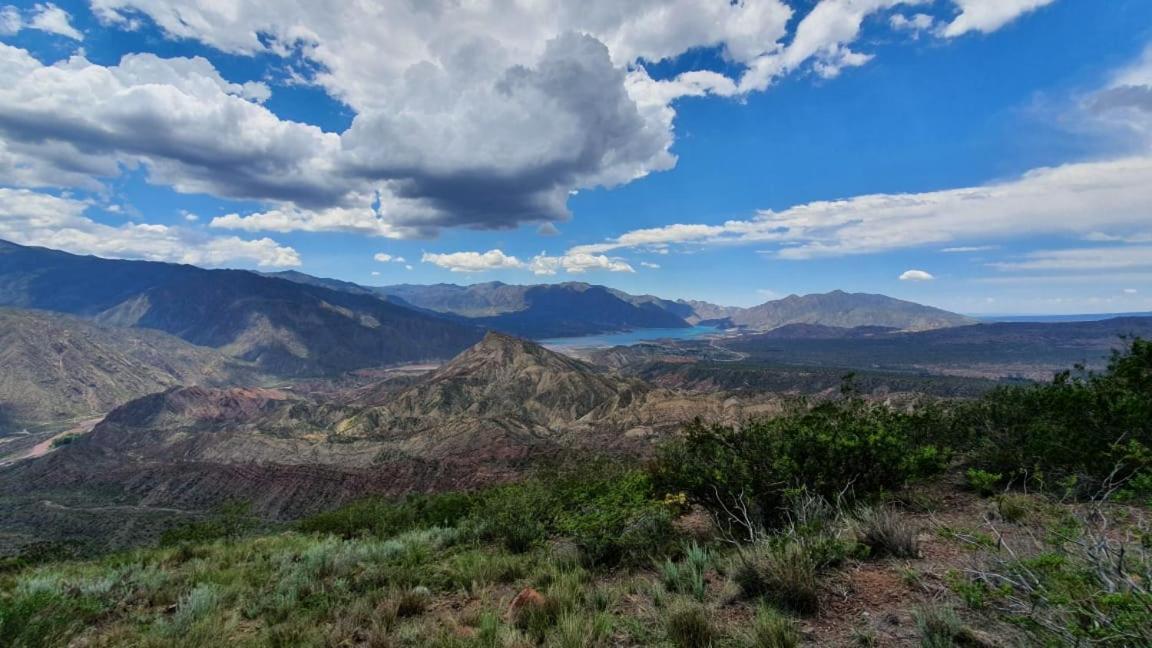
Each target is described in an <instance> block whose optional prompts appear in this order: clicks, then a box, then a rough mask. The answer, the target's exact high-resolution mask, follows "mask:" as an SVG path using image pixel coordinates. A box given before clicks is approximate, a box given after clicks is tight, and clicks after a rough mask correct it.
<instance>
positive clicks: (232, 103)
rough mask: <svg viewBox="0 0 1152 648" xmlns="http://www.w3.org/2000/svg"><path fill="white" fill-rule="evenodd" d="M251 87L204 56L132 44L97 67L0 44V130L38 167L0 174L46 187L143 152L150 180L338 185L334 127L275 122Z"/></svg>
mask: <svg viewBox="0 0 1152 648" xmlns="http://www.w3.org/2000/svg"><path fill="white" fill-rule="evenodd" d="M251 94H252V88H251V86H249V87H245V86H244V85H241V84H234V83H230V82H228V81H226V80H225V79H224V78H223V77H221V76H220V74H219V73H218V72H217V71H216V69H215V68H214V67H213V66H212V65H211V64H210V63H209V62H208V61H207V60H205V59H202V58H190V59H188V58H173V59H162V58H159V57H157V56H153V55H151V54H131V55H127V56H125V57H124V58H123V59H121V61H120V63H119V64H118V65H115V66H111V67H104V66H101V65H96V64H93V63H91V62H89V61H88V60H87V59H85V58H83V57H81V56H74V57H72V58H70V59H68V60H66V61H61V62H60V63H57V64H55V65H43V64H41V63H40V62H39V61H37V60H36V59H35V58H33V57H32V56H31V55H30V54H29V53H28V52H26V51H24V50H21V49H18V48H15V47H12V46H9V45H6V44H3V43H0V139H2V140H3V142H4V149H5V151H7V153H8V155H16V156H19V158H20V159H19V160H17V162H19V161H22V160H28V159H32V160H35V161H36V163H37V164H38V165H39V167H38V168H39V169H40V172H39V173H38V174H37V176H36V177H23V178H22V177H15V178H11V177H8V176H0V182H9V183H13V184H21V185H24V186H43V185H45V184H49V183H52V182H54V181H60V180H66V179H68V175H67V174H73V176H75V175H81V176H88V177H93V176H94V177H97V178H101V177H110V176H114V175H117V174H119V173H121V172H122V170H123V169H124V168H133V167H136V166H138V165H139V164H140V163H144V164H146V165H148V167H149V171H150V173H149V180H150V181H152V182H156V183H160V184H167V185H170V186H172V187H174V188H175V189H176V190H178V191H182V192H200V193H210V194H213V195H217V196H224V197H230V198H257V199H276V198H278V199H282V200H300V201H321V200H330V201H331V200H338V199H341V198H342V197H343V196H345V195H346V194H347V191H348V190H347V184H346V182H341V181H340V178H339V177H338V175H336V174H335V173H334V169H333V162H332V160H331V157H332V156H334V155H335V153H336V151H337V150H338V149H339V146H340V143H339V136H337V135H334V134H330V133H324V132H323V131H321V130H320V129H319V128H317V127H315V126H309V125H306V124H300V123H296V122H289V121H282V120H280V119H279V118H278V117H277V116H276V115H274V114H273V113H272V112H270V111H268V110H267V109H266V108H264V107H262V106H260V105H258V104H256V103H254V102H252V101H249V100H247V99H245V98H244V97H245V95H251ZM3 157H4V156H3V155H2V154H0V171H2V170H4V168H5V165H4V164H2V160H3ZM53 174H54V175H53ZM42 176H52V177H42Z"/></svg>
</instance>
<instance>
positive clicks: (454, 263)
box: [420, 250, 526, 272]
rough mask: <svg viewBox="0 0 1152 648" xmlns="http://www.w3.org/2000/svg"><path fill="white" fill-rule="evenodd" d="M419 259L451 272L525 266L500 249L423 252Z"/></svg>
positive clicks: (483, 270)
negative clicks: (439, 252)
mask: <svg viewBox="0 0 1152 648" xmlns="http://www.w3.org/2000/svg"><path fill="white" fill-rule="evenodd" d="M420 260H421V261H422V262H424V263H431V264H432V265H436V266H440V267H441V268H444V269H446V270H450V271H452V272H485V271H488V270H507V269H510V268H525V267H526V265H525V263H524V262H523V261H521V260H520V259H517V258H516V257H514V256H509V255H507V254H504V252H503V251H502V250H488V251H487V252H452V253H449V254H431V253H428V252H425V253H424V256H422V257H421V258H420Z"/></svg>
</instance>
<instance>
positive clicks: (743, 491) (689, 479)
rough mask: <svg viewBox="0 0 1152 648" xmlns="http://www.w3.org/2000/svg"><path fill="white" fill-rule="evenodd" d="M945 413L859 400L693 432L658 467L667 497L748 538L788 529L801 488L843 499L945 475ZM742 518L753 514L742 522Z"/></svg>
mask: <svg viewBox="0 0 1152 648" xmlns="http://www.w3.org/2000/svg"><path fill="white" fill-rule="evenodd" d="M948 427H949V426H948V416H947V413H946V411H944V410H942V409H938V408H930V407H925V408H922V409H920V410H917V411H915V412H901V411H897V410H894V409H891V408H888V407H884V406H880V405H872V404H868V403H865V402H864V401H862V400H859V399H857V398H847V399H844V400H840V401H834V402H827V403H823V404H820V405H817V406H815V407H808V406H807V405H806V404H805V403H804V402H802V401H801V402H798V403H796V404H794V405H793V406H792V407H791V408H790V409H789V410H788V411H787V412H786V413H785V414H783V415H781V416H778V417H775V418H770V419H763V420H758V421H752V422H749V423H746V424H745V425H742V426H740V427H731V426H724V425H706V424H704V423H701V422H700V421H699V420H697V421H695V422H694V423H692V424H690V425H688V426H687V427H686V429H685V431H684V434H683V436H682V437H680V438H678V439H675V440H673V441H671V442H669V443H666V444H664V445H663V446H662V447H661V448H660V451H659V454H658V459H657V461H656V465H655V468H654V473H655V477H656V484H657V486H658V488H659V489H660V490H662V491H664V492H681V491H682V492H685V493H687V494H688V495H689V496H690V497H691V498H692V499H693V500H695V501H697V502H699V503H701V504H702V505H704V506H705V507H707V508H708V509H710V510H711V511H712V512H713V513H715V514H717V515H718V517H720V519H721V520H722V521H726V522H731V523H733V524H734V525H735V526H736V527H739V528H730V529H728V531H729V532H730V533H732V534H733V535H737V536H740V535H741V534H743V535H745V537H747V535H748V534H749V532H750V531H754V529H749V528H748V527H749V526H754V527H769V528H771V527H773V526H776V525H778V524H779V523H780V522H781V521H782V516H783V512H784V510H785V509H786V505H787V503H788V498H789V494H790V493H792V492H795V490H796V489H804V490H805V491H807V492H809V493H811V494H813V495H817V496H820V497H823V498H825V499H827V500H830V501H834V500H837V499H838V498H840V497H841V496H843V495H849V496H851V495H852V494H856V495H863V494H869V493H876V492H879V491H881V490H885V489H887V490H891V489H896V488H898V487H900V486H902V485H904V484H905V483H906V482H908V481H909V480H911V479H914V478H917V477H922V476H926V475H929V474H933V473H935V472H938V471H940V470H942V469H943V467H944V466H945V463H946V461H945V460H946V457H947V452H945V450H944V449H943V448H941V447H940V446H938V445H937V444H936V442H935V441H934V440H933V439H936V438H944V437H945V435H946V430H947V428H948ZM733 511H746V512H747V518H748V519H747V520H744V519H739V518H743V517H745V516H744V515H743V514H742V513H741V514H739V515H736V516H733V515H732V512H733Z"/></svg>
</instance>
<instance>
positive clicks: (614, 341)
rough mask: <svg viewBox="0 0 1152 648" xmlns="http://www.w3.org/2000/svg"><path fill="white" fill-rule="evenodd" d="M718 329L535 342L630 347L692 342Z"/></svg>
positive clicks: (666, 330) (641, 331) (647, 331)
mask: <svg viewBox="0 0 1152 648" xmlns="http://www.w3.org/2000/svg"><path fill="white" fill-rule="evenodd" d="M719 331H720V329H718V328H716V327H714V326H693V327H690V328H651V329H638V330H635V331H624V332H621V333H603V334H600V335H582V336H579V337H562V338H548V339H546V340H537V342H539V343H540V344H542V345H544V346H546V347H552V348H561V347H562V348H608V347H614V346H631V345H633V344H638V343H640V342H650V341H652V340H692V339H695V338H699V337H704V336H706V335H711V334H715V333H718V332H719Z"/></svg>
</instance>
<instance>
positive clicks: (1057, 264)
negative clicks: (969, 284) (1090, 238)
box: [988, 245, 1152, 271]
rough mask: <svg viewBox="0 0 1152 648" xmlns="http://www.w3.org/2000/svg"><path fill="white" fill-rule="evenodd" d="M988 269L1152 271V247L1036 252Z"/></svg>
mask: <svg viewBox="0 0 1152 648" xmlns="http://www.w3.org/2000/svg"><path fill="white" fill-rule="evenodd" d="M988 265H990V266H992V267H994V268H999V269H1001V270H1061V271H1084V270H1123V269H1131V268H1152V246H1148V245H1144V246H1135V245H1134V246H1123V247H1106V248H1099V247H1097V248H1072V249H1066V250H1036V251H1033V252H1029V253H1027V254H1024V255H1023V256H1022V258H1021V259H1019V260H1016V261H998V262H995V263H989V264H988Z"/></svg>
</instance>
